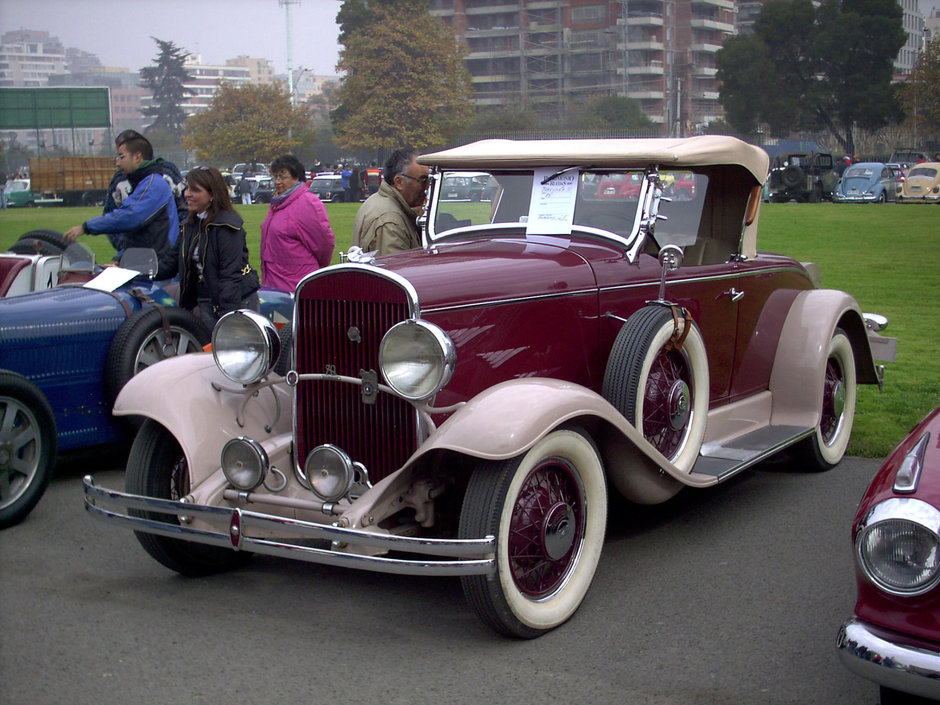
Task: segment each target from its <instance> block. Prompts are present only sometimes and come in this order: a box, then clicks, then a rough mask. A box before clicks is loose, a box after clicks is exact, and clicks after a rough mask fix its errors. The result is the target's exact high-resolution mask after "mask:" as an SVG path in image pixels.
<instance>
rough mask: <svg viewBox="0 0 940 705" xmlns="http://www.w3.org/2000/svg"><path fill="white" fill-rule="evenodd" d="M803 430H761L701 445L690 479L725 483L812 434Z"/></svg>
mask: <svg viewBox="0 0 940 705" xmlns="http://www.w3.org/2000/svg"><path fill="white" fill-rule="evenodd" d="M815 430H816V429H815V428H812V427H810V428H806V427H803V426H765V427H764V428H761V429H758V430H757V431H751V432H750V433H746V434H745V435H743V436H738V437H737V438H734V439H732V440H730V441H728V442H727V443H718V442H715V443H705V444H704V445H702V449H701V451H699V456H698V460H696V461H695V467H693V468H692V472H691V476H692V477H695V476H696V475H699V476H701V478H702V479H706V478H709V479H713V480H714V479H715V478H717V480H718V482H723V481H724V480H727V479H728V478H729V477H731V476H732V475H736V474H737V473H739V472H741V471H742V470H744V469H746V468H749V467H751V466H752V465H755V464H756V463H759V462H760V461H762V460H764V459H766V458H768V457H770V456H771V455H773V454H774V453H778V452H779V451H781V450H783V449H784V448H786V447H787V446H790V445H793V444H794V443H796V442H797V441H801V440H803V439H804V438H806V437H807V436H811V435H812V434H813V433H814V432H815Z"/></svg>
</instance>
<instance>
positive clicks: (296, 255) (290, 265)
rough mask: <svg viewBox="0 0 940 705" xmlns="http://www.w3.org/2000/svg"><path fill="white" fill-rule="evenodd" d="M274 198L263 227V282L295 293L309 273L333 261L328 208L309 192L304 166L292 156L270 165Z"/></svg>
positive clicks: (334, 238) (333, 241) (281, 158)
mask: <svg viewBox="0 0 940 705" xmlns="http://www.w3.org/2000/svg"><path fill="white" fill-rule="evenodd" d="M271 174H273V176H274V196H273V197H272V198H271V207H270V209H269V210H268V215H267V217H265V219H264V222H263V223H262V224H261V280H262V282H263V284H264V285H265V286H270V287H274V288H275V289H282V290H284V291H293V290H294V289H295V287H296V286H297V282H299V281H300V280H301V279H303V278H304V277H305V276H306V275H308V274H310V272H313V271H316V270H317V269H319V268H320V267H326V266H327V265H328V264H330V261H331V260H332V259H333V246H334V244H335V243H336V237H335V236H334V235H333V231H332V230H331V229H330V220H329V218H328V217H327V215H326V207H324V205H323V203H322V202H321V201H320V199H319V198H317V197H316V196H315V195H314V194H312V193H310V191H309V190H308V189H307V184H306V182H305V181H304V179H305V175H306V172H305V171H304V166H303V164H301V163H300V160H298V159H297V157H295V156H294V155H292V154H286V155H284V156H283V157H278V158H277V159H275V160H274V162H273V163H272V164H271Z"/></svg>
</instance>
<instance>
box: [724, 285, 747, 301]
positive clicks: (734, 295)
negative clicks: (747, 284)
mask: <svg viewBox="0 0 940 705" xmlns="http://www.w3.org/2000/svg"><path fill="white" fill-rule="evenodd" d="M722 296H730V297H731V301H733V302H735V303H736V302H738V301H740V300H741V299H743V298H744V292H743V291H738V290H737V289H735V288H734V287H731V289H730V290H729V291H726V292H724V293H722Z"/></svg>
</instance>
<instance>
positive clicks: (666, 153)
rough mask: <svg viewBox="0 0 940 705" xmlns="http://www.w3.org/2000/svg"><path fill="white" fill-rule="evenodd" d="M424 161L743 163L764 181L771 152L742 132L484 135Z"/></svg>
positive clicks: (484, 164)
mask: <svg viewBox="0 0 940 705" xmlns="http://www.w3.org/2000/svg"><path fill="white" fill-rule="evenodd" d="M418 161H419V162H421V163H422V164H427V165H429V166H439V167H445V168H450V169H497V168H514V167H530V166H560V167H561V166H597V167H628V168H643V167H645V166H647V165H649V164H659V165H660V166H661V167H662V168H664V169H665V168H672V167H692V166H711V165H717V164H737V165H740V166H742V167H744V168H745V169H747V171H749V172H750V173H751V175H753V177H754V179H755V181H756V182H757V183H759V184H762V183H764V181H765V180H766V178H767V167H768V164H769V162H770V159H769V157H768V156H767V153H766V152H765V151H764V150H763V149H760V148H759V147H755V146H754V145H751V144H748V143H747V142H742V141H741V140H739V139H737V138H736V137H727V136H724V135H701V136H699V137H685V138H664V139H636V140H632V139H573V140H503V139H492V140H481V141H479V142H472V143H470V144H465V145H462V146H460V147H454V148H453V149H446V150H444V151H441V152H433V153H431V154H424V155H422V156H420V157H419V158H418Z"/></svg>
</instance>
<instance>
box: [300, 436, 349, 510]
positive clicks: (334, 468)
mask: <svg viewBox="0 0 940 705" xmlns="http://www.w3.org/2000/svg"><path fill="white" fill-rule="evenodd" d="M304 476H305V478H306V480H307V484H308V485H310V489H311V490H313V493H314V494H315V495H316V496H317V497H319V498H320V499H322V500H323V501H324V502H336V501H338V500H340V499H342V498H343V497H345V496H346V493H347V492H349V488H350V487H352V483H353V480H354V478H355V474H354V468H353V462H352V460H351V459H350V458H349V456H348V455H346V453H344V452H343V451H341V450H340V449H339V448H337V447H336V446H331V445H329V444H324V445H322V446H317V447H316V448H314V449H313V450H312V451H310V455H308V456H307V462H305V463H304Z"/></svg>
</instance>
